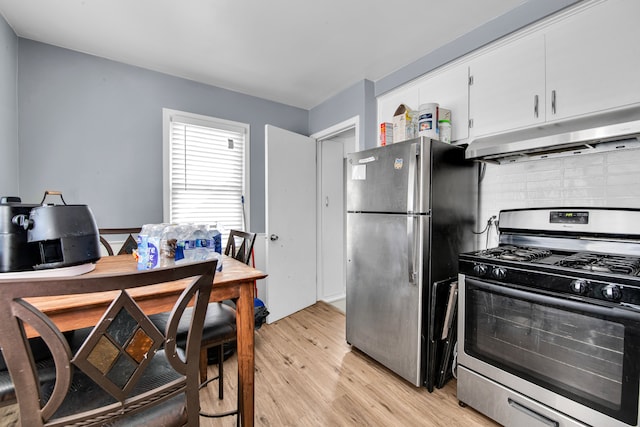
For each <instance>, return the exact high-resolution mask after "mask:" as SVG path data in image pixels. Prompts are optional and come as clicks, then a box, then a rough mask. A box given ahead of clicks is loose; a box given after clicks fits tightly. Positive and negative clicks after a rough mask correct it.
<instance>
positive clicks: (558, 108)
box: [378, 0, 640, 141]
mask: <svg viewBox="0 0 640 427" xmlns="http://www.w3.org/2000/svg"><path fill="white" fill-rule="evenodd" d="M536 25H537V26H535V27H531V28H528V29H526V30H524V31H523V32H521V33H519V34H517V35H514V36H511V37H507V38H505V39H504V40H501V41H499V42H497V43H495V44H493V45H491V46H488V47H487V48H485V49H482V51H479V52H476V53H474V54H472V55H470V56H469V58H468V59H466V60H464V59H463V60H461V61H460V62H459V64H458V65H456V66H452V67H446V68H443V69H442V70H441V71H437V72H436V73H431V74H428V75H425V76H424V77H422V78H420V79H418V80H416V81H414V82H411V83H410V84H408V85H406V86H403V87H402V88H401V89H399V90H397V91H393V92H392V93H391V94H389V95H385V96H387V99H390V98H393V101H394V102H395V105H391V104H389V103H388V102H386V101H383V102H380V101H379V102H378V109H379V111H382V112H383V113H384V114H385V117H386V115H387V114H389V113H388V111H390V110H392V109H393V110H395V108H396V107H397V105H398V103H399V102H397V101H399V99H400V98H402V99H403V101H402V102H404V103H413V104H409V106H410V107H411V108H414V109H417V108H419V107H420V104H421V103H428V102H437V103H439V104H440V105H441V106H442V107H445V108H450V109H451V110H452V125H453V137H452V140H453V141H456V140H463V139H465V138H467V137H468V138H470V139H474V138H477V137H479V136H485V135H490V134H497V133H503V132H508V131H511V130H515V129H523V128H528V127H533V126H537V125H540V124H543V123H548V122H555V121H559V120H565V119H568V118H571V117H576V116H584V115H589V114H593V113H598V112H601V111H606V110H612V109H619V108H625V107H627V106H630V105H634V104H635V105H638V104H640V54H638V49H639V46H640V0H593V1H585V2H580V3H578V5H577V7H576V8H574V9H572V10H569V11H567V12H565V13H564V14H563V15H559V16H556V17H553V18H552V19H550V20H548V21H545V22H541V23H539V24H536ZM466 73H468V76H469V77H468V78H469V79H471V82H470V83H468V80H467V76H466V75H465V74H466ZM396 95H397V97H396ZM465 103H466V108H465ZM467 113H468V117H467V116H465V115H466V114H467ZM392 115H393V111H391V113H390V114H389V117H388V118H387V120H390V119H391V116H392ZM467 118H468V120H466V119H467ZM379 119H380V116H379ZM466 126H469V127H468V128H467V129H465V127H466Z"/></svg>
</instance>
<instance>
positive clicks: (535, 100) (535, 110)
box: [533, 95, 538, 119]
mask: <svg viewBox="0 0 640 427" xmlns="http://www.w3.org/2000/svg"><path fill="white" fill-rule="evenodd" d="M533 117H535V118H536V119H537V118H538V95H536V96H534V97H533Z"/></svg>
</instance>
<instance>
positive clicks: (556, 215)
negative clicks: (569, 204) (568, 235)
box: [549, 211, 589, 224]
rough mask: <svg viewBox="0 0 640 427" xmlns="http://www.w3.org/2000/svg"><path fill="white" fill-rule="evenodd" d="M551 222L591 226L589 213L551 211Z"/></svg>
mask: <svg viewBox="0 0 640 427" xmlns="http://www.w3.org/2000/svg"><path fill="white" fill-rule="evenodd" d="M549 222H550V223H551V224H589V212H577V211H573V212H567V211H551V213H550V214H549Z"/></svg>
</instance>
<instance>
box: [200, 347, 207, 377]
mask: <svg viewBox="0 0 640 427" xmlns="http://www.w3.org/2000/svg"><path fill="white" fill-rule="evenodd" d="M205 381H207V349H206V348H201V349H200V384H202V383H204V382H205Z"/></svg>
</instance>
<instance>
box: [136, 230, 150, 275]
mask: <svg viewBox="0 0 640 427" xmlns="http://www.w3.org/2000/svg"><path fill="white" fill-rule="evenodd" d="M149 227H150V225H149V224H145V225H143V226H142V228H141V229H140V233H138V238H137V239H136V240H137V242H138V270H147V268H148V267H147V264H148V262H149Z"/></svg>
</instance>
